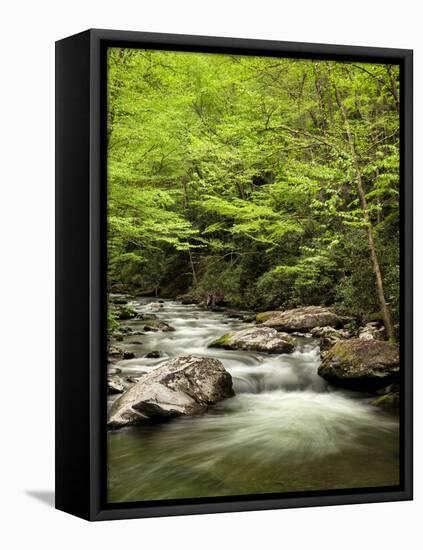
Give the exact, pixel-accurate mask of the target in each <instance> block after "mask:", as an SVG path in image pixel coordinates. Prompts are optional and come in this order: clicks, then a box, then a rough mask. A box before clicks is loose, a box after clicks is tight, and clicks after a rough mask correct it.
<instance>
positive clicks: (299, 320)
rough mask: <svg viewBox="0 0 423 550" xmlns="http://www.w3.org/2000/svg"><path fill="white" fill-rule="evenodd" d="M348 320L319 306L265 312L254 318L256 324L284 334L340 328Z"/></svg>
mask: <svg viewBox="0 0 423 550" xmlns="http://www.w3.org/2000/svg"><path fill="white" fill-rule="evenodd" d="M348 320H349V319H347V318H344V317H340V316H339V315H337V314H336V313H334V312H333V311H331V310H329V309H327V308H324V307H320V306H306V307H299V308H296V309H289V310H286V311H265V312H264V313H258V314H257V316H256V321H257V323H262V324H263V326H265V327H270V328H275V329H276V330H282V331H286V332H309V331H310V330H311V329H312V328H315V327H322V326H331V327H335V328H336V327H341V326H342V325H343V324H344V323H345V322H347V321H348Z"/></svg>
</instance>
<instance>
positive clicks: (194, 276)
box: [188, 249, 197, 287]
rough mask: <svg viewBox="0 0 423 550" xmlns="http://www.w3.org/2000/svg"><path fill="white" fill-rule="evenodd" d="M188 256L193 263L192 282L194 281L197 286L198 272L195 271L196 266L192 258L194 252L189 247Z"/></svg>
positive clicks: (191, 263)
mask: <svg viewBox="0 0 423 550" xmlns="http://www.w3.org/2000/svg"><path fill="white" fill-rule="evenodd" d="M188 256H189V263H190V265H191V271H192V282H193V283H194V287H196V286H197V274H196V273H195V266H194V262H193V259H192V253H191V249H188Z"/></svg>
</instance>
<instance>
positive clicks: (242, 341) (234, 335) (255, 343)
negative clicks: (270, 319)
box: [209, 326, 296, 353]
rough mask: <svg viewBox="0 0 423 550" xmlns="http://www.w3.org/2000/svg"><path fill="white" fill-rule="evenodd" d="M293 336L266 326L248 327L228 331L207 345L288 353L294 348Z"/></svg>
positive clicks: (230, 348)
mask: <svg viewBox="0 0 423 550" xmlns="http://www.w3.org/2000/svg"><path fill="white" fill-rule="evenodd" d="M295 343H296V340H295V338H292V336H289V335H288V334H281V333H278V332H277V331H276V330H275V329H272V328H268V327H257V326H255V327H249V328H246V329H243V330H239V331H237V332H228V333H227V334H224V335H223V336H221V337H220V338H218V339H217V340H214V341H213V342H212V343H211V344H209V347H211V348H223V349H229V350H245V351H259V352H264V353H290V352H292V351H294V349H295Z"/></svg>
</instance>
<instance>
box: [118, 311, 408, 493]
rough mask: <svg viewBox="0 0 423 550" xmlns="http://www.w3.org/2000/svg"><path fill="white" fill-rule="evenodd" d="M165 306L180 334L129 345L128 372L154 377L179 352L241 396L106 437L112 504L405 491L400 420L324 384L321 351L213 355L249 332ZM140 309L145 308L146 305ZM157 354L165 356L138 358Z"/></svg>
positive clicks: (163, 314) (216, 317)
mask: <svg viewBox="0 0 423 550" xmlns="http://www.w3.org/2000/svg"><path fill="white" fill-rule="evenodd" d="M163 305H164V307H163V308H162V309H161V310H160V311H158V312H156V311H154V313H155V314H157V315H158V316H159V317H160V318H162V319H163V320H166V321H167V322H169V323H170V324H171V325H172V326H173V327H174V328H175V331H174V332H164V333H153V332H150V333H147V334H144V335H142V336H141V337H140V336H137V337H135V336H132V337H128V338H127V339H125V349H130V350H133V351H134V352H135V353H136V354H138V355H140V356H141V357H139V358H136V359H131V360H127V361H121V362H119V363H118V366H119V368H121V369H122V371H123V373H124V374H131V375H136V374H137V373H142V372H148V371H150V370H151V369H152V368H156V367H157V366H158V365H160V363H161V362H163V361H165V360H166V359H167V357H173V356H175V355H179V354H195V355H202V356H212V357H216V358H218V359H220V360H221V361H222V362H223V364H224V366H225V368H226V369H227V370H228V371H229V372H230V373H231V375H232V377H233V379H234V389H235V392H236V396H235V397H233V398H231V399H227V400H225V401H223V402H221V403H219V404H217V405H216V406H214V407H211V408H210V409H209V411H208V413H207V414H205V415H202V416H197V417H191V418H177V419H172V420H170V421H166V422H161V423H146V424H145V425H142V426H136V427H135V426H134V427H128V428H124V429H122V430H117V431H111V432H109V435H108V449H109V451H108V453H109V454H108V471H109V487H108V490H109V493H108V494H109V501H111V502H118V501H121V502H122V501H141V500H154V499H172V498H192V497H205V496H222V495H237V494H238V495H240V494H257V493H270V492H290V491H307V490H319V489H336V488H352V487H376V486H388V485H397V484H398V483H399V435H398V421H397V419H396V418H395V417H392V416H390V415H388V414H386V413H383V412H381V411H379V410H378V409H376V408H374V407H372V406H371V405H369V403H368V401H369V398H367V397H366V396H363V395H362V394H357V393H353V392H346V391H343V390H335V389H334V388H332V387H331V386H329V385H328V384H327V383H326V382H325V381H324V380H323V379H322V378H320V377H319V376H318V375H317V367H318V364H319V353H318V348H317V347H316V345H315V343H313V342H310V341H309V340H306V339H304V340H303V341H302V342H300V351H296V352H295V353H294V354H292V355H278V356H273V355H272V356H268V355H265V354H259V353H256V352H252V353H250V352H245V351H239V352H238V351H226V350H218V349H211V348H210V349H209V348H207V344H208V343H209V342H211V341H212V340H213V339H215V338H217V337H219V336H221V335H222V334H224V333H225V332H228V330H232V329H236V328H239V327H241V326H244V325H243V324H242V323H241V322H240V321H237V320H232V319H229V318H228V317H227V316H225V315H223V314H220V313H212V312H209V311H202V310H199V309H198V308H197V307H196V306H186V305H181V304H179V303H176V302H170V301H166V302H165V303H164V304H163ZM136 307H137V309H139V311H144V312H145V311H148V309H149V306H148V304H147V305H146V303H145V301H143V302H141V301H140V302H137V303H136ZM127 324H128V325H130V326H133V327H134V328H137V325H139V324H140V322H139V321H136V320H133V321H130V322H128V323H127ZM140 338H141V339H142V344H136V343H131V342H133V341H134V340H138V341H139V340H140ZM156 349H158V350H161V351H162V352H164V353H165V354H166V357H162V358H160V359H147V358H144V357H142V355H145V354H146V353H148V351H152V350H156Z"/></svg>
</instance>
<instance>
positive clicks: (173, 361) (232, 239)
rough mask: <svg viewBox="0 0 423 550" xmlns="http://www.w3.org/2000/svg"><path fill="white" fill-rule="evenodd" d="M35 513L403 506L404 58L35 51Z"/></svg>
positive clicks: (406, 376)
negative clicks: (51, 191) (41, 148)
mask: <svg viewBox="0 0 423 550" xmlns="http://www.w3.org/2000/svg"><path fill="white" fill-rule="evenodd" d="M56 121H57V122H56V219H57V223H56V242H57V245H56V265H57V270H56V289H57V290H56V293H57V300H56V309H57V314H56V327H57V329H56V330H57V332H56V347H57V355H56V506H57V508H59V509H61V510H64V511H66V512H69V513H71V514H75V515H77V516H80V517H83V518H85V519H89V520H104V519H118V518H136V517H145V516H166V515H176V514H199V513H212V512H228V511H241V510H264V509H270V508H286V507H299V506H315V505H331V504H348V503H365V502H379V501H380V502H382V501H393V500H408V499H411V498H412V52H411V51H410V50H398V49H383V48H365V47H354V46H329V45H321V44H300V43H288V42H269V41H261V40H241V39H232V38H212V37H200V36H179V35H166V34H149V33H137V32H120V31H108V30H89V31H86V32H83V33H80V34H77V35H75V36H72V37H69V38H65V39H64V40H60V41H59V42H57V44H56Z"/></svg>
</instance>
